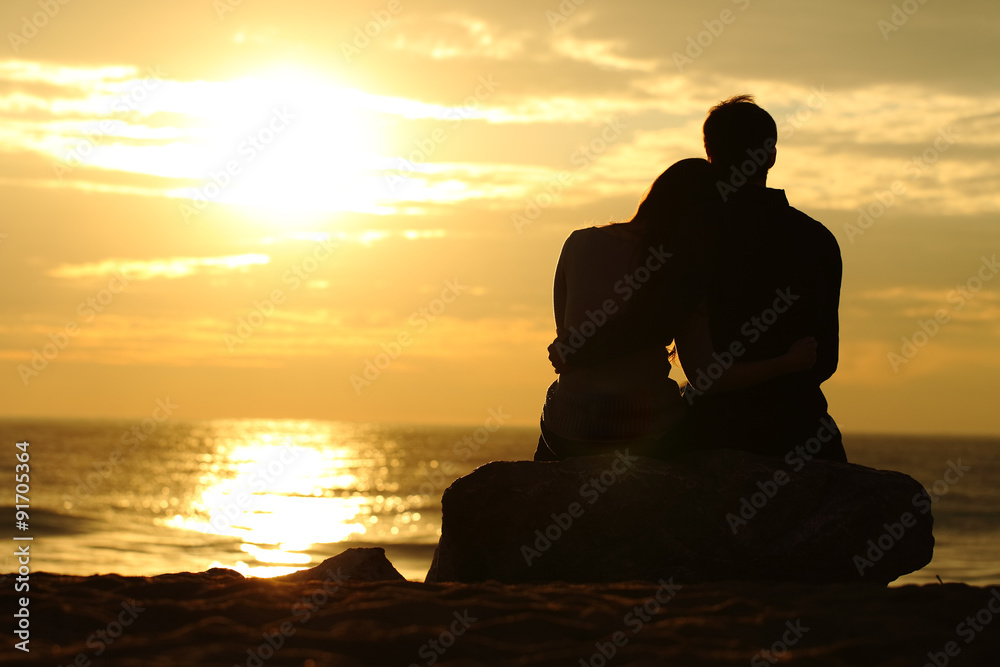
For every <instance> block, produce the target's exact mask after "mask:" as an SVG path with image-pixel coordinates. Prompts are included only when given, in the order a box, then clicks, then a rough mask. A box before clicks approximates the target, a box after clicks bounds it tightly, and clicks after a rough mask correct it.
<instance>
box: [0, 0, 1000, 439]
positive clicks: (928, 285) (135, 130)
mask: <svg viewBox="0 0 1000 667" xmlns="http://www.w3.org/2000/svg"><path fill="white" fill-rule="evenodd" d="M49 4H50V5H52V7H54V8H55V9H52V8H51V7H50V8H49V9H46V7H48V6H49ZM340 4H343V3H336V5H340ZM43 5H45V6H44V7H43ZM998 13H1000V8H998V7H997V5H996V4H995V3H990V2H986V1H985V0H980V1H978V2H973V1H972V0H962V1H960V2H957V3H949V4H944V3H940V4H934V3H927V4H924V5H920V6H919V8H918V9H916V10H915V12H914V13H912V15H906V16H905V17H903V18H905V20H903V18H900V16H896V15H894V14H893V6H892V3H884V4H882V3H874V4H872V3H868V2H861V1H860V0H849V1H847V2H843V3H838V4H837V5H832V4H828V5H817V6H810V8H809V9H808V10H806V9H804V8H803V5H802V3H794V2H791V0H784V1H781V2H770V3H762V2H760V3H759V2H756V0H732V1H731V2H728V1H726V2H719V3H717V6H716V5H713V6H711V7H709V6H707V5H696V6H692V5H690V3H680V2H666V3H663V2H651V1H650V2H624V3H621V2H620V3H603V2H598V1H597V0H587V1H576V0H575V1H574V2H563V3H561V4H560V3H557V2H553V3H551V6H546V5H544V4H538V3H530V2H524V1H520V0H518V1H514V2H509V3H447V2H439V1H433V0H432V1H429V2H420V3H411V2H407V1H406V0H390V1H389V2H383V1H373V2H367V1H366V2H358V3H350V7H349V8H345V7H340V6H334V5H333V4H331V3H325V2H319V1H318V0H315V1H312V0H310V1H306V0H302V1H297V2H290V3H282V4H280V5H278V4H277V3H264V2H250V1H247V2H241V3H237V2H233V1H231V0H217V1H215V2H213V1H212V0H178V1H177V2H172V3H157V4H155V5H150V4H148V3H129V2H125V1H124V0H98V1H95V2H88V3H67V4H60V3H48V4H46V3H38V2H30V1H22V0H11V1H8V2H5V3H4V4H3V6H2V8H0V28H2V31H0V32H2V34H3V44H2V45H0V119H2V122H0V192H2V196H3V201H4V203H5V206H4V214H3V216H2V218H0V274H2V275H0V279H2V281H3V284H4V285H5V288H4V295H5V298H4V299H3V300H2V302H0V308H2V309H3V317H2V319H0V416H3V417H142V416H146V415H148V414H150V412H151V411H152V410H153V409H154V407H155V405H156V401H157V399H164V398H166V397H169V398H170V400H171V401H173V402H174V403H176V404H177V405H179V406H180V407H179V409H178V411H177V416H178V417H179V418H215V417H220V418H222V417H261V418H293V419H310V418H314V419H329V420H345V421H379V422H419V423H461V424H473V423H480V422H482V421H483V420H484V419H486V418H487V415H488V414H489V410H491V409H497V408H501V407H502V409H503V410H504V412H505V413H509V414H510V415H511V420H512V423H517V424H525V425H530V424H533V423H537V419H538V415H539V412H540V408H541V403H542V399H543V397H544V392H545V389H546V386H547V385H548V383H549V382H551V380H552V379H553V377H554V376H553V373H552V370H551V368H550V367H549V364H548V360H547V358H546V349H545V348H546V345H547V344H548V343H549V342H550V341H551V339H552V337H553V335H554V324H553V319H552V312H551V308H552V306H551V291H552V274H553V271H554V267H555V262H556V259H557V257H558V254H559V250H560V247H561V245H562V242H563V240H564V239H565V237H566V236H567V235H568V234H569V232H571V231H572V230H573V229H576V228H579V227H583V226H589V225H594V224H601V223H605V222H608V221H611V220H615V219H619V220H620V219H625V218H627V217H628V216H630V215H631V213H632V212H633V211H634V210H635V206H636V203H637V202H638V200H639V198H640V197H641V195H642V194H643V192H644V191H645V189H646V188H647V187H648V186H649V184H650V183H652V181H653V180H654V179H655V178H656V176H657V175H658V174H659V173H660V172H661V171H663V169H665V168H666V167H667V166H668V165H670V164H671V163H673V162H675V161H676V160H679V159H682V158H685V157H694V156H701V155H703V148H702V145H701V134H700V128H701V123H702V122H703V120H704V117H705V113H706V112H707V110H708V108H709V107H711V106H712V105H713V104H715V103H716V102H718V101H719V100H721V99H724V98H726V97H729V96H731V95H734V94H739V93H752V94H754V95H755V96H756V97H757V99H758V102H759V103H760V104H761V105H762V106H763V107H764V108H766V109H768V110H769V111H770V112H771V114H772V115H773V116H774V118H775V120H776V121H777V122H778V125H779V141H778V158H777V163H776V165H775V167H774V169H773V170H772V172H771V175H770V177H769V185H771V186H772V187H776V188H783V189H785V190H786V192H787V194H788V198H789V201H790V202H791V203H792V205H793V206H795V207H797V208H799V209H801V210H803V211H805V212H807V213H809V214H810V215H812V216H813V217H815V218H816V219H818V220H820V221H821V222H823V223H824V224H825V225H826V226H827V227H828V228H829V229H830V230H831V231H832V232H833V233H834V235H835V236H836V237H837V239H838V241H839V243H840V245H841V251H842V254H843V259H844V285H843V294H842V302H841V311H840V312H841V351H840V352H841V356H840V358H841V364H840V368H839V370H838V372H837V374H836V375H835V376H834V377H833V378H832V379H831V380H830V381H828V382H827V383H826V384H825V385H824V390H825V391H826V393H827V396H828V399H829V401H830V411H831V414H833V415H834V416H835V418H836V419H837V420H838V422H839V423H840V425H841V427H842V429H843V430H844V431H845V432H848V433H850V432H901V433H956V434H959V433H962V434H994V435H996V434H1000V415H998V413H997V411H996V409H995V407H994V404H995V402H996V398H995V397H996V386H997V382H996V377H997V374H998V373H1000V346H998V345H997V339H998V336H1000V278H998V277H997V275H998V273H1000V264H998V263H997V253H998V251H1000V233H998V231H1000V228H998V224H1000V220H998V213H1000V92H998V91H1000V86H998V85H997V84H998V83H1000V72H998V70H997V69H996V47H995V44H997V43H998V36H1000V35H997V34H996V33H998V32H1000V20H996V19H1000V15H998ZM991 18H992V19H993V20H990V19H991ZM793 26H794V28H793ZM678 372H679V371H678Z"/></svg>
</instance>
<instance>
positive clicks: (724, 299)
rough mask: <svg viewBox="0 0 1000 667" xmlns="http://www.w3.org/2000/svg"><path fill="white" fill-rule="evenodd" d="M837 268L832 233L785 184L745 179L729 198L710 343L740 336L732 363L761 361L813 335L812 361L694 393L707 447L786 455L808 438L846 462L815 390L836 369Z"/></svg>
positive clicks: (720, 344) (823, 453)
mask: <svg viewBox="0 0 1000 667" xmlns="http://www.w3.org/2000/svg"><path fill="white" fill-rule="evenodd" d="M841 275H842V264H841V258H840V248H839V246H838V245H837V241H836V239H835V238H834V237H833V235H832V234H831V233H830V232H829V230H827V229H826V228H825V227H824V226H823V225H821V224H820V223H819V222H817V221H815V220H813V219H812V218H810V217H809V216H807V215H805V214H804V213H801V212H800V211H797V210H796V209H794V208H792V207H790V206H789V205H788V201H787V199H786V198H785V195H784V192H783V191H781V190H772V189H769V188H765V187H761V186H753V185H748V186H746V187H744V188H742V189H741V190H739V191H738V192H736V193H734V194H732V195H730V197H729V198H728V201H727V203H726V205H725V216H724V221H723V226H722V231H721V234H720V237H719V243H718V247H717V253H716V262H715V275H714V280H713V282H712V286H711V288H710V291H709V296H708V309H709V325H710V328H711V333H712V342H713V346H714V348H715V349H716V350H717V351H720V352H721V351H724V350H730V349H733V344H734V343H739V346H738V347H737V348H736V349H740V350H743V353H742V354H741V355H739V356H738V357H736V359H735V361H759V360H763V359H768V358H771V357H775V356H779V355H781V354H783V353H784V352H785V351H786V350H788V348H789V346H790V345H791V344H792V343H793V342H794V341H796V340H797V339H799V338H802V337H803V336H815V337H816V339H817V342H818V348H817V362H816V365H815V367H814V368H813V369H812V370H811V371H809V372H804V373H795V374H791V375H784V376H780V377H778V378H775V379H773V380H771V381H769V382H766V383H763V384H759V385H756V386H753V387H750V388H747V389H743V390H739V391H733V392H728V393H722V394H715V395H705V396H701V397H700V398H699V399H698V400H697V401H696V402H695V409H694V415H695V418H696V420H697V422H698V424H699V427H700V428H699V430H700V431H702V433H703V437H705V438H706V439H707V440H708V442H710V443H711V445H712V446H715V447H738V448H740V449H746V450H749V451H754V452H757V453H760V454H765V455H769V456H784V455H785V454H787V453H788V452H789V451H794V450H795V449H796V447H798V446H803V447H805V446H807V443H808V447H809V448H810V453H811V454H812V455H814V456H818V457H820V458H827V459H834V460H846V456H845V455H844V451H843V446H842V444H841V441H840V434H839V432H838V431H837V428H836V425H835V424H834V422H833V420H832V419H831V418H830V416H829V414H828V413H827V403H826V398H825V397H824V396H823V392H822V391H821V390H820V388H819V385H820V383H821V382H823V381H824V380H826V379H828V378H829V377H830V376H831V375H832V374H833V372H834V371H835V370H836V368H837V359H838V346H839V325H838V316H837V309H838V306H839V301H840V282H841ZM810 439H815V440H812V441H810ZM819 444H822V449H821V450H819V451H818V452H817V451H812V450H817V449H818V447H819Z"/></svg>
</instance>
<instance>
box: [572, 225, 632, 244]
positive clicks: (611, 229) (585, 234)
mask: <svg viewBox="0 0 1000 667" xmlns="http://www.w3.org/2000/svg"><path fill="white" fill-rule="evenodd" d="M640 231H641V230H639V229H638V228H637V227H636V225H635V223H632V222H613V223H611V224H607V225H594V226H593V227H584V228H582V229H577V230H574V231H573V232H572V233H570V235H569V237H568V238H567V239H566V242H567V243H569V242H570V241H571V240H572V241H574V242H580V241H597V242H602V243H606V242H608V241H609V240H617V241H621V242H625V243H635V242H636V241H638V240H639V239H640V238H641V236H642V235H641V233H640Z"/></svg>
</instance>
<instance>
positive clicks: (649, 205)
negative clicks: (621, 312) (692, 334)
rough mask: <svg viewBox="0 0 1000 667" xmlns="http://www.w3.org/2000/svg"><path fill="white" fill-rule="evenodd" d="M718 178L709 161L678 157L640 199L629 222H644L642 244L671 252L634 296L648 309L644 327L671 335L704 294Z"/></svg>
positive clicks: (718, 199)
mask: <svg viewBox="0 0 1000 667" xmlns="http://www.w3.org/2000/svg"><path fill="white" fill-rule="evenodd" d="M717 182H718V179H717V177H716V172H715V169H714V168H713V167H712V165H711V164H709V162H708V160H704V159H701V158H690V159H687V160H681V161H679V162H675V163H674V164H672V165H670V167H669V168H668V169H667V170H666V171H664V172H663V173H662V174H660V176H659V177H658V178H657V179H656V180H655V181H654V182H653V185H652V186H651V187H650V188H649V190H648V191H647V193H646V196H645V197H644V198H643V200H642V202H641V203H640V204H639V209H638V210H637V211H636V213H635V216H634V217H633V218H632V221H633V222H641V223H642V225H643V227H642V229H643V232H642V233H643V236H644V237H645V238H644V241H645V243H644V244H643V245H644V246H647V245H648V246H649V247H659V248H660V249H661V250H665V251H666V252H668V253H669V254H670V261H669V262H668V265H667V266H666V267H665V268H664V269H663V270H661V271H658V272H657V274H656V276H654V280H652V281H651V284H650V286H649V287H645V288H643V294H642V295H641V296H640V298H639V299H637V301H638V303H637V304H636V305H637V307H639V308H642V309H644V311H645V312H647V313H649V317H647V318H646V320H647V321H646V322H645V323H644V325H643V326H652V327H655V328H658V329H662V330H663V331H666V332H667V333H668V334H672V332H673V331H674V330H675V326H676V324H677V323H678V322H680V321H681V320H682V319H683V317H684V316H686V315H687V313H689V312H690V311H691V310H692V309H693V308H694V307H695V306H696V305H697V304H698V303H699V302H700V301H701V299H702V298H703V297H704V292H705V289H707V279H706V277H707V274H706V272H707V271H710V266H711V246H712V245H713V238H714V237H715V234H716V231H717V228H718V224H717V223H718V221H719V217H720V216H721V203H722V198H721V196H720V195H719V193H718V190H717V188H716V183H717ZM643 250H645V247H644V248H643ZM639 304H641V305H639Z"/></svg>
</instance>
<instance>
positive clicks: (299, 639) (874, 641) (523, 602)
mask: <svg viewBox="0 0 1000 667" xmlns="http://www.w3.org/2000/svg"><path fill="white" fill-rule="evenodd" d="M313 572H314V573H315V572H317V571H316V570H314V571H313ZM13 576H14V575H8V578H7V580H6V582H5V585H4V586H3V592H2V597H3V598H4V599H5V603H4V609H8V610H9V609H12V608H16V607H15V605H16V604H17V598H18V597H21V596H23V595H24V594H23V593H15V592H14V591H13V585H12V580H13ZM311 576H313V577H316V576H319V575H318V574H313V575H311ZM665 583H668V584H669V583H670V582H665ZM28 596H29V597H30V603H29V610H30V623H31V624H30V643H29V647H30V649H31V652H30V653H23V652H21V651H19V650H16V649H14V648H13V643H14V642H15V641H17V639H16V638H15V639H13V640H11V639H10V637H11V632H10V631H7V633H6V634H7V636H8V640H7V641H6V642H5V646H4V650H3V653H2V657H0V665H34V664H38V665H71V664H72V665H80V666H82V667H87V666H88V665H102V666H103V665H129V666H132V665H135V666H136V667H138V666H140V665H142V666H144V667H149V666H156V665H250V666H251V667H252V666H254V665H271V666H278V665H282V666H284V665H296V666H300V665H311V666H316V667H318V666H322V665H404V666H405V665H413V664H416V665H429V664H438V663H447V664H455V665H507V664H510V665H514V664H517V665H593V666H595V667H601V666H602V665H605V664H615V665H621V664H648V665H748V664H749V665H769V664H775V663H777V664H781V665H785V664H792V665H838V666H842V665H852V666H853V665H885V666H889V665H892V666H897V665H898V666H900V667H902V666H903V665H907V666H914V665H915V666H920V665H924V664H925V663H929V664H934V663H930V662H929V660H930V659H929V657H928V652H930V653H932V654H938V655H937V658H938V663H937V664H938V667H941V666H942V665H944V664H950V663H952V662H953V663H954V664H956V665H960V666H963V667H964V666H968V665H1000V614H996V613H994V612H993V611H991V610H990V609H989V606H988V603H989V601H990V600H995V602H994V603H993V606H994V607H995V608H997V609H1000V591H998V589H996V588H977V587H972V586H967V585H964V584H945V585H926V586H903V587H899V588H888V589H887V588H878V587H871V586H863V585H804V584H792V583H777V584H769V583H748V582H724V583H712V584H689V585H684V586H680V587H678V586H664V585H660V584H656V583H650V582H626V583H614V584H586V585H584V584H564V583H545V584H520V585H504V584H499V583H495V582H486V583H477V584H425V583H419V582H413V581H404V580H400V581H394V582H387V581H381V582H370V581H369V582H365V581H351V580H350V579H344V578H343V577H341V578H340V579H339V580H338V577H337V576H336V574H335V573H334V572H328V574H327V575H326V576H325V577H324V578H323V579H322V580H320V579H314V580H312V581H294V580H272V579H245V578H243V577H242V576H241V575H239V574H237V573H235V572H232V571H230V570H220V569H216V570H210V571H208V572H205V573H198V574H191V573H182V574H168V575H161V576H157V577H122V576H118V575H101V576H93V577H73V576H61V575H55V574H47V573H32V574H31V576H30V591H29V593H28ZM644 607H645V608H644ZM984 610H985V611H984ZM10 613H11V612H9V611H8V612H6V613H5V614H4V616H5V617H6V618H7V621H6V624H7V625H8V627H10V624H11V622H12V621H11V616H10ZM977 614H978V615H979V620H978V621H977V620H976V619H975V617H976V615H977ZM969 616H971V617H973V619H972V620H973V622H974V623H975V626H973V625H969V624H968V622H967V621H966V620H965V619H966V617H969ZM987 616H989V621H990V622H988V623H986V624H982V622H983V621H985V620H986V618H987ZM963 623H964V625H961V624H963ZM974 627H978V628H979V630H978V631H977V630H975V629H974ZM949 642H952V644H949ZM273 646H277V647H278V648H273ZM949 648H950V649H951V651H952V653H953V654H955V655H954V656H948V654H947V650H948V649H949ZM761 651H773V653H770V654H764V653H761ZM602 653H603V655H602Z"/></svg>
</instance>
